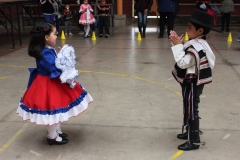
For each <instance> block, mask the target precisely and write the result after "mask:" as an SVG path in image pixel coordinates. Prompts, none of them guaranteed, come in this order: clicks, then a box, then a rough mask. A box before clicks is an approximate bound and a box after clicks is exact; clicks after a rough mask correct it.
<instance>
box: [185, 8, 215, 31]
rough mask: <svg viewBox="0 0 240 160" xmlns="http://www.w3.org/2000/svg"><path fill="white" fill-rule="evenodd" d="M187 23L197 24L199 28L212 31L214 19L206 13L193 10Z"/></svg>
mask: <svg viewBox="0 0 240 160" xmlns="http://www.w3.org/2000/svg"><path fill="white" fill-rule="evenodd" d="M189 21H190V22H193V23H196V24H199V25H200V26H203V27H206V28H209V29H212V27H213V21H214V17H213V16H212V15H210V14H208V13H207V12H204V11H201V10H199V9H195V11H194V12H193V13H192V15H191V17H190V19H189Z"/></svg>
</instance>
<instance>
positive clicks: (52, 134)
mask: <svg viewBox="0 0 240 160" xmlns="http://www.w3.org/2000/svg"><path fill="white" fill-rule="evenodd" d="M59 124H60V123H59ZM57 125H58V124H53V125H51V126H48V128H47V130H48V135H47V137H48V138H49V139H56V141H59V142H60V141H62V138H61V137H59V136H58V133H57ZM59 127H60V125H59Z"/></svg>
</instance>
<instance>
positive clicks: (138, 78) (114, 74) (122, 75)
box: [0, 64, 183, 159]
mask: <svg viewBox="0 0 240 160" xmlns="http://www.w3.org/2000/svg"><path fill="white" fill-rule="evenodd" d="M0 66H7V67H17V68H19V67H21V68H26V67H25V66H15V65H3V64H0ZM78 72H79V73H97V74H106V75H113V76H121V77H130V78H134V79H137V80H141V81H145V82H149V83H153V84H157V85H159V86H162V87H164V88H165V89H167V90H169V91H172V92H174V93H175V94H177V95H179V96H181V93H179V92H178V91H176V90H174V89H172V88H170V87H168V86H166V85H163V84H161V83H159V82H155V81H152V80H149V79H146V78H142V77H138V76H130V75H126V74H119V73H113V72H96V71H87V70H79V71H78ZM2 78H3V77H2ZM4 78H8V77H4ZM0 79H1V77H0ZM21 132H22V131H21V130H19V131H18V132H17V133H16V134H15V135H14V136H13V137H12V138H11V139H10V140H9V142H8V143H6V144H5V145H4V146H3V147H2V148H1V149H0V152H2V151H3V150H4V149H6V148H7V147H8V146H9V144H10V143H11V142H12V141H13V140H14V139H15V138H16V137H17V136H18V135H19V134H21ZM182 153H183V151H181V150H179V151H177V152H176V153H175V154H174V155H173V156H172V159H176V158H177V157H178V156H180V155H181V154H182Z"/></svg>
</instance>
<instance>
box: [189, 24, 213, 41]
mask: <svg viewBox="0 0 240 160" xmlns="http://www.w3.org/2000/svg"><path fill="white" fill-rule="evenodd" d="M191 23H192V24H193V26H194V27H195V28H196V31H197V30H198V29H200V28H202V29H203V39H205V38H206V35H207V34H208V33H209V32H210V30H211V29H210V28H207V27H204V26H202V25H199V24H197V23H194V22H191Z"/></svg>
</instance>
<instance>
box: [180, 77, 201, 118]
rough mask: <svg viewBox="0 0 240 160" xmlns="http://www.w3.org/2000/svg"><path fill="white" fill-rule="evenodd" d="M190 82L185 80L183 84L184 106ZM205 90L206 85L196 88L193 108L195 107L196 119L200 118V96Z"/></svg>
mask: <svg viewBox="0 0 240 160" xmlns="http://www.w3.org/2000/svg"><path fill="white" fill-rule="evenodd" d="M187 83H188V82H186V81H185V80H184V82H183V84H181V87H182V97H183V105H184V101H185V100H184V94H185V92H186V87H187V85H188V84H187ZM203 88H204V84H202V85H200V86H196V87H195V91H194V101H193V107H194V115H195V118H198V117H199V110H198V108H199V106H198V105H199V103H200V95H201V94H202V91H203Z"/></svg>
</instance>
